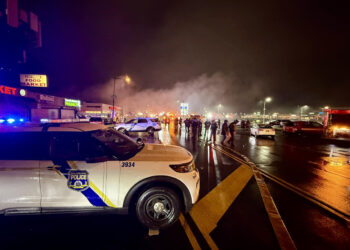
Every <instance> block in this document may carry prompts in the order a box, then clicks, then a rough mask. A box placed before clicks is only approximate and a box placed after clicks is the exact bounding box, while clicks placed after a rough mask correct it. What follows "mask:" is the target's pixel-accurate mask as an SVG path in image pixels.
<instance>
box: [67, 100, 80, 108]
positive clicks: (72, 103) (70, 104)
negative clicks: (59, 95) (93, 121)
mask: <svg viewBox="0 0 350 250" xmlns="http://www.w3.org/2000/svg"><path fill="white" fill-rule="evenodd" d="M64 105H65V106H67V107H75V108H80V100H74V99H64Z"/></svg>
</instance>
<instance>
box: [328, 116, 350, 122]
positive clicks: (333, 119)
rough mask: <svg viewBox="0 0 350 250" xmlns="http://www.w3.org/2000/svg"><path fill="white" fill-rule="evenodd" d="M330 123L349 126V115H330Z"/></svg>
mask: <svg viewBox="0 0 350 250" xmlns="http://www.w3.org/2000/svg"><path fill="white" fill-rule="evenodd" d="M331 122H332V124H344V125H350V115H343V114H341V115H340V114H332V116H331Z"/></svg>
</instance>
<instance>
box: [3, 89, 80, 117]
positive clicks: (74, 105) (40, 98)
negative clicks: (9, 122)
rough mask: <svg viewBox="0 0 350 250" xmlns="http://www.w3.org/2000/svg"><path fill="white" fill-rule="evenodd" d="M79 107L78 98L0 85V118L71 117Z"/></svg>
mask: <svg viewBox="0 0 350 250" xmlns="http://www.w3.org/2000/svg"><path fill="white" fill-rule="evenodd" d="M80 108H81V104H80V100H74V99H68V98H62V97H57V96H52V95H45V94H41V93H36V92H32V91H29V90H26V89H24V88H15V87H10V86H5V85H0V118H18V119H24V120H25V121H31V122H40V120H41V119H73V118H76V116H77V114H78V112H79V111H80Z"/></svg>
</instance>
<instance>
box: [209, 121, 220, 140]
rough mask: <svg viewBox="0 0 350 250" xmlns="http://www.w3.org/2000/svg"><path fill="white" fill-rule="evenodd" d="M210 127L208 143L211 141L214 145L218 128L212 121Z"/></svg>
mask: <svg viewBox="0 0 350 250" xmlns="http://www.w3.org/2000/svg"><path fill="white" fill-rule="evenodd" d="M210 127H211V135H210V140H209V141H211V140H213V143H215V142H216V130H217V128H218V125H217V124H216V122H215V120H212V122H211V125H210ZM212 137H213V138H212Z"/></svg>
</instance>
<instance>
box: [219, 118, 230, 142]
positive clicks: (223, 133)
mask: <svg viewBox="0 0 350 250" xmlns="http://www.w3.org/2000/svg"><path fill="white" fill-rule="evenodd" d="M227 123H228V121H227V120H225V121H224V123H223V124H222V128H221V135H222V141H221V144H224V141H225V140H226V134H227V132H228V124H227Z"/></svg>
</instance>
